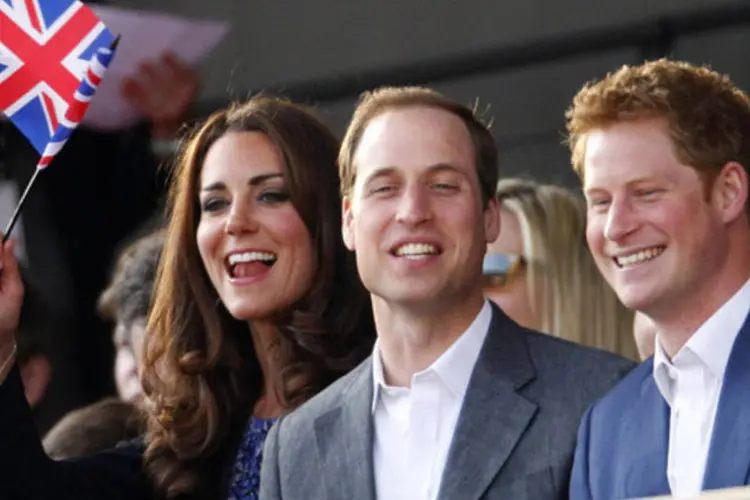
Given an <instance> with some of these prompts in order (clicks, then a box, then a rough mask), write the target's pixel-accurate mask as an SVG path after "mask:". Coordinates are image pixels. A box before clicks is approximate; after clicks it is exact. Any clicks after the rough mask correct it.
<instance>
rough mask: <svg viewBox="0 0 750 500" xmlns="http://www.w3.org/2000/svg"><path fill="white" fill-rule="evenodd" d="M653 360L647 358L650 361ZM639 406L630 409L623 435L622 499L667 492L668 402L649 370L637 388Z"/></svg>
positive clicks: (668, 491) (668, 490)
mask: <svg viewBox="0 0 750 500" xmlns="http://www.w3.org/2000/svg"><path fill="white" fill-rule="evenodd" d="M652 362H653V361H647V363H652ZM641 395H642V397H641V399H640V401H639V403H638V404H639V406H640V407H639V408H638V407H636V408H633V411H632V412H631V415H632V417H631V418H630V420H629V422H628V423H627V426H626V428H625V431H624V432H623V436H628V437H632V439H631V440H630V446H631V447H632V452H631V453H628V456H629V457H631V458H630V464H629V467H628V469H629V471H628V473H626V475H625V481H626V484H625V491H622V492H618V498H620V496H619V493H622V497H623V498H635V497H645V496H656V495H667V494H669V493H670V489H669V481H668V480H667V456H668V453H669V405H667V402H666V401H664V398H663V397H662V395H661V393H660V392H659V389H658V388H657V387H656V382H654V377H653V376H651V374H650V373H649V375H648V377H647V378H646V379H645V380H644V382H643V386H642V389H641Z"/></svg>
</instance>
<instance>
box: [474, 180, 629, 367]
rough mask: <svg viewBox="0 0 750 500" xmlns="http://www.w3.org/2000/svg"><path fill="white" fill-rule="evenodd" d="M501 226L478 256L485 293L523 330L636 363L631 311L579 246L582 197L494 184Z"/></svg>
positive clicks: (525, 184)
mask: <svg viewBox="0 0 750 500" xmlns="http://www.w3.org/2000/svg"><path fill="white" fill-rule="evenodd" d="M497 199H498V201H499V204H500V218H501V226H500V227H501V229H500V236H499V238H498V239H497V240H496V241H495V242H493V243H491V244H490V245H489V246H488V249H487V256H486V258H485V265H484V274H485V280H486V284H485V294H486V295H487V297H488V298H489V299H491V300H492V301H493V302H495V303H497V304H498V305H499V306H500V307H501V308H502V309H503V310H504V311H505V313H506V314H508V316H510V317H511V318H512V319H513V320H515V321H516V322H517V323H519V324H521V325H522V326H525V327H527V328H531V329H535V330H539V331H542V332H545V333H548V334H550V335H555V336H557V337H562V338H564V339H567V340H571V341H573V342H578V343H581V344H586V345H590V346H594V347H598V348H600V349H605V350H608V351H611V352H615V353H618V354H620V355H622V356H626V357H628V358H631V359H634V360H638V359H639V357H638V352H637V350H636V347H635V343H634V341H633V313H632V312H631V311H629V310H628V309H626V308H625V306H623V305H622V303H621V302H620V301H619V299H618V298H617V296H616V295H615V293H614V292H613V291H612V289H611V288H610V287H609V285H608V284H607V283H606V282H605V281H604V280H603V279H602V277H601V275H600V274H599V271H598V269H597V268H596V265H595V264H594V261H593V259H592V257H591V254H590V253H589V249H588V247H587V246H586V239H585V227H586V208H585V205H584V203H583V200H581V199H579V198H578V197H576V196H575V195H574V194H573V193H571V192H570V191H568V190H566V189H564V188H562V187H559V186H553V185H544V184H538V183H535V182H532V181H526V180H521V179H504V180H501V181H500V182H499V183H498V188H497Z"/></svg>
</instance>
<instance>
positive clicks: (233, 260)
mask: <svg viewBox="0 0 750 500" xmlns="http://www.w3.org/2000/svg"><path fill="white" fill-rule="evenodd" d="M255 261H261V262H274V261H276V255H275V254H272V253H270V252H243V253H233V254H232V255H230V256H229V265H230V266H233V265H235V264H239V263H240V262H255Z"/></svg>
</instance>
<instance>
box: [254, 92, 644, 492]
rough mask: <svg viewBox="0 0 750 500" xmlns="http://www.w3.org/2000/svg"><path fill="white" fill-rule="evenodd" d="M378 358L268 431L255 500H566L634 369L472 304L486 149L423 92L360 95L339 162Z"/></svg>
mask: <svg viewBox="0 0 750 500" xmlns="http://www.w3.org/2000/svg"><path fill="white" fill-rule="evenodd" d="M339 168H340V174H341V180H342V191H343V192H342V194H343V199H344V201H343V203H344V206H343V208H344V216H343V219H344V220H343V225H342V226H343V235H344V240H345V242H346V244H347V246H348V247H349V248H350V249H351V250H353V251H355V252H356V257H357V267H358V270H359V274H360V277H361V278H362V281H363V282H364V284H365V286H366V287H367V288H368V290H370V292H371V295H372V300H373V311H374V316H375V321H376V326H377V331H378V341H377V343H376V345H375V348H374V350H373V355H372V356H371V358H370V359H368V360H367V361H365V362H364V363H363V364H362V365H360V366H359V367H358V368H356V369H355V370H354V371H353V372H352V373H350V374H348V375H347V376H345V377H343V378H342V379H341V380H339V381H337V382H336V383H334V384H333V385H331V386H330V387H329V388H328V389H326V390H325V391H323V392H322V393H321V394H319V395H318V396H316V397H314V398H313V399H312V400H310V401H309V402H308V403H307V404H305V405H303V406H302V407H300V408H299V409H298V410H296V411H294V412H292V413H291V414H289V415H288V416H286V417H284V418H282V419H281V420H279V421H278V423H277V424H276V425H275V426H274V427H273V429H272V430H271V432H270V433H269V435H268V438H267V441H266V446H265V452H264V453H265V457H264V460H263V468H262V474H261V476H262V478H261V493H260V498H261V499H263V500H280V499H286V500H302V499H320V500H324V499H325V500H352V499H356V500H368V499H374V498H379V499H388V500H390V499H394V498H396V499H397V498H404V499H409V500H415V499H416V500H419V499H426V500H427V499H428V500H433V499H441V500H448V499H451V500H454V499H461V500H476V499H480V498H481V499H491V498H513V499H514V500H519V499H525V498H528V499H533V500H544V499H547V498H549V499H552V498H554V499H557V498H566V497H567V490H568V480H569V475H570V469H571V465H572V458H573V450H574V446H575V440H576V430H577V427H578V424H579V421H580V418H581V416H582V415H583V413H584V411H585V410H586V408H587V407H588V406H589V405H590V404H591V403H592V402H593V401H594V400H595V399H597V398H598V397H599V396H601V395H602V394H603V393H604V392H605V391H607V390H608V389H609V388H610V387H611V386H612V385H613V384H614V383H615V382H616V381H617V380H619V379H620V378H621V377H622V376H623V375H624V374H625V373H626V372H627V371H628V370H629V369H630V368H631V367H632V363H631V362H629V361H626V360H624V359H622V358H619V357H617V356H615V355H612V354H607V353H604V352H600V351H595V350H592V349H589V348H585V347H581V346H577V345H574V344H571V343H569V342H565V341H562V340H560V339H556V338H552V337H550V336H546V335H543V334H540V333H537V332H532V331H529V330H526V329H524V328H521V327H520V326H518V325H517V324H515V323H514V322H512V321H511V320H510V319H509V318H508V317H507V316H505V314H503V313H502V312H501V311H500V310H499V309H498V308H496V307H494V306H492V305H490V303H489V302H488V301H487V300H486V299H485V298H484V297H483V295H482V285H483V283H482V261H483V258H484V253H485V249H486V246H487V242H489V241H492V240H494V239H495V238H496V237H497V235H498V233H499V230H500V227H499V215H498V211H497V204H496V202H495V200H494V190H495V185H496V183H497V150H496V148H495V144H494V140H493V138H492V136H491V134H490V133H489V130H488V129H487V127H486V126H485V125H484V124H483V123H482V122H481V121H480V120H479V119H477V118H476V117H475V116H474V114H473V112H472V111H471V110H470V109H468V108H466V107H464V106H461V105H458V104H456V103H454V102H452V101H450V100H448V99H446V98H445V97H443V96H441V95H440V94H438V93H436V92H433V91H430V90H427V89H422V88H397V89H394V88H386V89H380V90H378V91H375V92H373V93H367V94H365V95H364V96H363V99H362V101H361V102H360V105H359V106H358V108H357V110H356V111H355V115H354V118H353V120H352V123H351V124H350V126H349V129H348V131H347V134H346V137H345V138H344V142H343V145H342V149H341V154H340V157H339Z"/></svg>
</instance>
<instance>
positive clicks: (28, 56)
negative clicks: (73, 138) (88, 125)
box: [0, 0, 99, 131]
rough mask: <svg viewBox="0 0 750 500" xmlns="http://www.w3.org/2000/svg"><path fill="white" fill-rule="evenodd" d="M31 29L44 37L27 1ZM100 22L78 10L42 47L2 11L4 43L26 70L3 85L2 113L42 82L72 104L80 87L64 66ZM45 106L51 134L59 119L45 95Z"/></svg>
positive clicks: (0, 21)
mask: <svg viewBox="0 0 750 500" xmlns="http://www.w3.org/2000/svg"><path fill="white" fill-rule="evenodd" d="M24 3H25V4H26V11H27V12H28V14H29V19H30V20H31V25H32V27H33V29H34V30H35V31H36V32H37V33H40V34H41V33H42V23H41V20H40V19H39V13H38V11H37V9H36V7H35V5H34V1H33V0H24ZM98 22H99V20H98V19H97V18H96V16H95V15H94V13H93V12H92V11H91V10H90V9H85V8H79V9H77V10H76V12H75V13H74V14H73V16H72V17H71V18H70V19H69V20H68V21H67V22H65V23H64V24H63V25H62V26H60V28H59V30H58V31H57V32H55V33H54V34H53V35H52V36H51V37H50V38H49V39H48V40H47V42H46V43H44V44H42V45H40V44H39V43H38V42H37V41H36V40H34V39H33V38H31V37H30V36H29V35H28V34H27V33H26V32H24V30H23V29H22V28H21V27H20V26H18V25H17V24H16V22H15V21H14V20H13V19H11V18H9V17H8V15H7V14H6V13H5V12H3V11H2V10H1V9H0V30H2V32H3V43H5V45H6V46H7V47H8V48H9V49H10V50H11V51H12V52H13V53H14V54H15V55H16V56H17V57H18V58H19V59H20V60H21V61H23V66H21V67H20V68H19V69H17V70H16V71H15V72H14V73H13V74H12V75H10V77H8V79H7V80H5V81H4V82H2V84H0V89H1V90H2V91H1V92H0V109H7V108H8V107H9V106H11V105H12V104H13V103H15V102H16V101H17V100H18V99H20V98H21V97H23V96H24V95H26V93H27V92H28V91H29V90H31V89H32V88H33V87H34V86H36V85H37V84H38V83H39V81H40V79H43V80H44V82H45V83H46V84H47V85H49V87H50V88H51V89H52V90H53V91H54V92H55V93H56V94H57V95H58V96H60V97H61V98H63V99H64V100H65V101H69V100H70V99H71V98H72V97H73V94H74V93H75V91H76V90H77V89H78V86H79V85H80V83H81V82H80V80H79V79H77V78H76V77H75V75H74V74H73V73H71V72H70V71H69V70H68V69H67V68H66V67H65V66H63V64H62V62H63V59H65V58H66V57H67V56H68V55H70V54H71V52H73V50H74V49H75V48H76V47H77V46H78V45H79V44H80V43H81V40H82V39H83V38H84V37H86V36H87V35H88V34H89V33H90V32H91V30H93V29H94V27H96V25H97V23H98ZM41 97H42V105H43V106H44V109H45V112H46V114H47V115H48V116H49V119H50V122H51V123H50V125H52V131H54V130H55V129H57V115H56V114H55V109H54V106H53V104H52V99H51V98H50V97H49V96H48V95H46V94H45V93H42V96H41Z"/></svg>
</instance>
